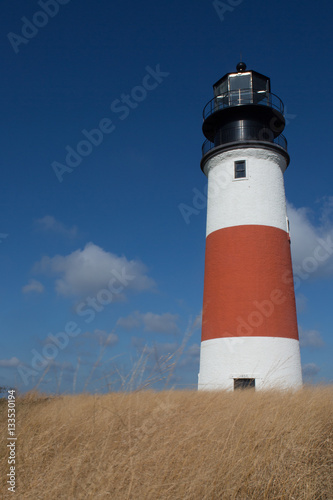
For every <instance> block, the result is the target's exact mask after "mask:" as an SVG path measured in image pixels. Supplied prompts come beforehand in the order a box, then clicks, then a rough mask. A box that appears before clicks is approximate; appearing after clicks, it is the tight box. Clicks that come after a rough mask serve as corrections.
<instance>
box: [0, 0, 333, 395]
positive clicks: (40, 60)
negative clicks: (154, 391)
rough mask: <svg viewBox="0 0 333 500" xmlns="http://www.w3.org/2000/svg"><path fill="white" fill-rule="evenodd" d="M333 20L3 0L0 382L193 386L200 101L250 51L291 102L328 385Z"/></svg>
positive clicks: (200, 262)
mask: <svg viewBox="0 0 333 500" xmlns="http://www.w3.org/2000/svg"><path fill="white" fill-rule="evenodd" d="M41 12H42V14H41ZM31 23H32V24H31ZM36 25H37V27H36ZM331 27H332V6H331V3H330V2H316V3H315V2H303V3H302V4H299V3H297V2H295V3H290V2H287V1H286V0H282V1H281V2H279V4H278V5H277V4H275V3H273V2H271V3H269V2H268V3H267V2H264V1H263V0H253V1H251V2H250V1H249V0H243V1H242V0H227V1H226V2H225V3H224V5H223V2H207V1H203V0H199V1H196V2H193V1H191V2H190V1H189V0H185V1H183V2H176V1H173V0H171V1H169V2H159V1H155V2H153V1H150V0H146V1H142V2H134V1H132V0H127V1H126V0H125V1H124V0H122V1H113V2H107V1H106V0H101V1H99V2H92V1H90V2H89V1H85V2H80V3H79V2H76V1H75V0H62V1H60V0H59V1H58V2H55V0H54V1H50V2H46V1H45V2H44V1H43V0H41V1H40V2H37V1H36V2H35V1H30V0H29V1H26V0H25V1H23V0H12V1H11V2H9V1H8V0H5V1H4V3H3V6H2V16H1V20H0V28H1V31H0V33H1V37H2V43H1V75H2V78H1V91H2V92H1V93H2V100H1V130H2V132H1V153H2V154H1V156H0V158H1V172H2V178H3V182H2V183H1V221H0V266H1V284H0V294H1V304H2V307H1V338H0V348H1V354H0V377H1V378H0V385H16V386H17V387H19V388H21V390H27V389H30V388H32V387H34V386H36V384H38V387H39V389H41V390H44V391H56V390H59V391H60V392H71V391H72V390H75V391H81V390H83V388H86V389H87V390H91V391H94V390H100V391H103V390H106V389H107V388H119V387H121V384H123V385H122V386H123V387H124V386H126V384H127V387H129V385H130V374H131V373H132V374H133V370H137V371H136V374H135V377H133V378H134V379H135V380H136V381H137V382H138V381H139V380H141V379H140V377H142V380H143V381H144V380H148V379H149V380H151V378H154V379H156V380H159V381H160V382H159V383H157V384H156V385H155V386H156V387H162V386H163V384H164V381H165V380H166V377H167V382H168V384H169V386H174V387H195V385H196V383H197V373H198V360H199V345H200V314H201V308H202V294H203V277H204V249H205V222H206V221H205V217H206V210H205V203H206V202H205V195H204V193H205V187H206V178H205V176H204V175H203V174H202V172H201V170H200V158H201V144H202V142H203V140H204V137H203V135H202V132H201V124H202V115H201V113H202V109H203V107H204V105H205V104H206V103H207V102H208V101H209V100H210V99H211V98H212V84H213V83H214V82H215V81H217V80H218V79H219V78H220V77H221V76H223V75H224V74H225V73H227V72H230V71H233V70H234V69H235V66H236V64H237V62H238V61H239V58H240V52H242V54H243V59H244V60H245V62H246V63H247V65H248V68H250V69H254V70H256V71H258V72H261V73H263V74H265V75H267V76H269V77H270V78H271V84H272V91H273V92H274V93H275V94H277V95H278V96H279V97H280V98H281V99H282V100H283V101H284V103H285V107H286V118H287V127H286V129H285V135H286V137H287V140H288V146H289V153H290V156H291V163H290V166H289V168H288V170H287V172H286V174H285V183H286V196H287V200H288V211H289V217H290V221H291V236H292V253H293V262H294V266H295V270H297V273H296V271H295V274H296V278H297V280H296V284H297V286H296V298H297V306H298V321H299V326H300V333H301V345H302V349H301V355H302V363H303V369H304V375H305V380H307V381H310V382H315V383H317V382H327V381H330V382H332V378H333V369H332V354H333V343H332V306H331V304H332V291H333V286H332V276H333V256H332V254H333V249H331V246H330V245H331V243H330V242H331V241H332V240H331V238H333V192H332V185H333V183H332V169H331V130H332V124H331V115H330V108H331V106H332V99H331V95H330V93H329V91H327V89H329V85H330V83H331V81H332V67H331V63H330V61H331V55H332V48H333V47H332V37H331ZM326 92H327V93H328V95H326ZM97 129H98V130H99V131H96V130H97ZM73 151H74V152H76V153H73ZM77 151H79V152H80V155H78V154H77ZM194 197H195V203H196V207H197V208H195V213H193V214H192V215H191V216H190V217H189V218H188V219H187V220H185V218H184V217H183V215H182V213H181V210H180V206H183V205H182V204H185V205H188V206H189V207H192V208H193V207H194V205H193V198H194ZM198 203H199V205H198ZM198 207H199V208H198ZM322 242H324V247H325V245H326V246H327V248H328V250H326V253H325V249H324V250H321V251H319V250H318V248H319V247H320V248H323V246H322V245H323V243H322ZM320 245H321V246H320ZM318 252H319V253H318ZM320 252H321V253H320ZM330 252H331V253H330ZM319 254H320V255H322V256H323V255H327V258H324V259H321V260H320V261H318V260H316V257H314V256H315V255H319ZM313 259H315V260H313ZM311 266H312V267H311ZM105 290H106V291H105ZM65 330H67V333H66V332H65ZM49 335H51V336H53V339H56V340H53V341H52V340H50V337H49ZM51 338H52V337H51ZM57 342H58V347H55V346H56V343H57ZM50 344H52V345H53V348H52V347H50ZM43 350H44V351H43ZM43 352H44V354H45V353H48V355H49V358H50V359H51V362H50V363H48V364H45V363H44V361H43V359H44V360H45V358H44V357H42V356H43ZM175 352H176V355H175V356H174V357H173V358H172V359H170V358H169V355H171V354H173V353H175ZM173 365H175V367H174V366H173ZM133 367H136V368H133ZM144 368H145V370H144Z"/></svg>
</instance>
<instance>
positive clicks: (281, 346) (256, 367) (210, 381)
mask: <svg viewBox="0 0 333 500" xmlns="http://www.w3.org/2000/svg"><path fill="white" fill-rule="evenodd" d="M234 378H254V379H255V386H256V389H271V388H277V389H284V388H293V389H298V388H300V387H301V386H302V371H301V358H300V350H299V342H298V340H294V339H287V338H278V337H233V338H220V339H212V340H206V341H204V342H201V352H200V373H199V384H198V389H199V390H200V389H206V390H218V389H226V390H233V386H234V381H233V379H234Z"/></svg>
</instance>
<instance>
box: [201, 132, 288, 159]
mask: <svg viewBox="0 0 333 500" xmlns="http://www.w3.org/2000/svg"><path fill="white" fill-rule="evenodd" d="M244 132H246V133H244ZM235 136H237V140H236V141H235ZM247 141H259V142H267V143H270V144H272V143H273V144H277V145H278V146H280V147H281V148H283V149H284V150H285V151H287V150H288V149H287V139H286V138H285V136H284V135H283V134H280V135H279V136H278V137H274V136H273V132H272V131H271V130H269V129H265V128H263V129H261V130H259V131H258V129H257V128H253V130H251V128H250V129H249V128H248V127H247V128H246V129H243V128H241V127H237V128H235V127H234V128H230V129H228V130H224V131H223V132H222V131H221V132H220V136H219V144H214V143H213V142H210V141H209V140H208V139H207V140H206V141H205V142H204V143H203V145H202V155H203V156H204V155H205V154H206V153H208V151H210V150H211V149H213V148H217V147H219V146H223V145H225V144H229V143H232V142H247Z"/></svg>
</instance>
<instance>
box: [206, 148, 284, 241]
mask: <svg viewBox="0 0 333 500" xmlns="http://www.w3.org/2000/svg"><path fill="white" fill-rule="evenodd" d="M238 160H246V170H247V178H246V179H234V162H235V161H238ZM286 167H287V163H286V159H285V158H284V156H283V155H281V154H279V153H278V152H275V151H273V150H268V149H264V148H259V147H258V148H241V149H234V150H230V151H225V152H222V153H219V154H217V155H216V156H213V157H212V158H210V159H209V160H208V161H207V162H206V164H205V169H204V170H205V174H206V175H207V177H208V205H207V233H206V234H207V236H208V235H209V234H210V233H211V232H213V231H216V230H218V229H222V228H224V227H231V226H239V225H243V224H259V225H266V226H272V227H277V228H279V229H282V230H284V231H287V223H286V201H285V190H284V179H283V173H284V171H285V169H286Z"/></svg>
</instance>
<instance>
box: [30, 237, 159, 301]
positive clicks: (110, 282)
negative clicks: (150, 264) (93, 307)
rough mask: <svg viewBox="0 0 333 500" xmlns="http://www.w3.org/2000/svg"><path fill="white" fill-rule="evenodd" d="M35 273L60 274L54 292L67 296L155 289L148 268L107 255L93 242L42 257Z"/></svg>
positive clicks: (140, 263) (35, 268)
mask: <svg viewBox="0 0 333 500" xmlns="http://www.w3.org/2000/svg"><path fill="white" fill-rule="evenodd" d="M34 271H35V272H39V273H44V274H54V275H58V276H59V277H58V279H57V280H56V282H55V289H56V291H57V292H58V293H59V294H60V295H64V296H84V295H88V294H95V293H97V292H98V291H100V290H103V289H109V290H111V292H113V293H114V294H117V293H118V294H119V293H120V292H125V291H127V290H135V291H143V290H149V289H152V288H153V287H154V286H155V282H154V281H153V280H152V279H151V278H149V276H147V267H146V266H145V265H144V264H143V263H142V262H141V261H139V260H130V261H129V260H127V258H126V257H125V256H122V257H119V256H117V255H115V254H112V253H110V252H106V251H105V250H103V249H102V248H100V247H99V246H97V245H95V244H94V243H87V245H86V246H85V247H84V249H83V250H81V249H79V250H75V251H74V252H73V253H71V254H69V255H65V256H62V255H56V256H55V257H47V256H45V257H43V258H42V259H41V261H40V262H38V263H37V264H35V266H34Z"/></svg>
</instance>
